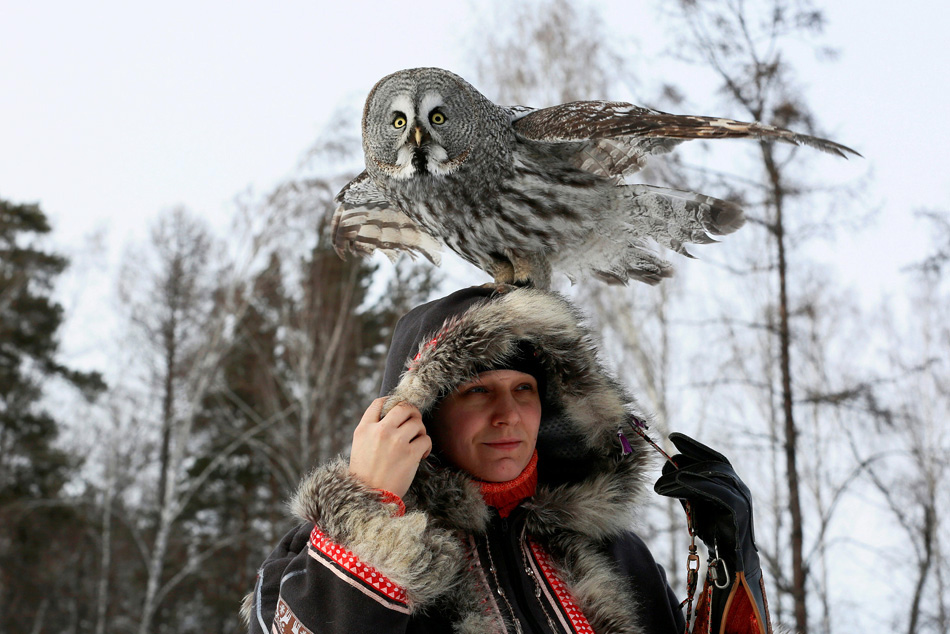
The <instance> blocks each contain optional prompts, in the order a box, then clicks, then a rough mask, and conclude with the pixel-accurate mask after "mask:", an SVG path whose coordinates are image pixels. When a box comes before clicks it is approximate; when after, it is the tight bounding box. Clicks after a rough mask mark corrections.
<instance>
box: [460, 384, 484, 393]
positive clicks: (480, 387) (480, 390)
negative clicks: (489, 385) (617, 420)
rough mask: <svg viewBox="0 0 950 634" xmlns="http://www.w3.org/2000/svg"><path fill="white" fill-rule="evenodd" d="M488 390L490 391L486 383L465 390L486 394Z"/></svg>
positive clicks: (466, 391)
mask: <svg viewBox="0 0 950 634" xmlns="http://www.w3.org/2000/svg"><path fill="white" fill-rule="evenodd" d="M486 392H488V390H487V389H486V388H485V386H484V385H473V386H471V387H469V388H466V390H465V393H466V394H485V393H486Z"/></svg>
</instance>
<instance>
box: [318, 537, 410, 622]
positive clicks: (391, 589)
mask: <svg viewBox="0 0 950 634" xmlns="http://www.w3.org/2000/svg"><path fill="white" fill-rule="evenodd" d="M310 546H311V548H310V551H309V552H310V556H311V557H313V558H314V559H316V560H317V561H319V562H320V563H322V564H323V565H325V566H326V567H327V568H329V569H330V570H332V571H333V572H334V573H335V574H336V576H338V577H339V578H340V579H343V580H344V581H346V582H347V583H349V584H350V585H351V586H353V587H354V588H356V589H358V590H360V591H361V592H363V594H366V595H367V596H370V597H372V598H373V599H375V600H376V601H378V602H379V603H381V604H382V605H384V606H385V607H387V608H389V609H391V610H396V611H397V612H402V613H404V614H409V597H408V595H407V594H406V589H405V588H403V587H402V586H399V585H396V584H395V583H393V582H392V581H390V580H389V579H388V578H386V576H385V575H383V574H382V573H381V572H379V571H378V570H376V569H375V568H373V567H372V566H370V565H368V564H365V563H363V562H362V561H360V559H359V557H357V556H356V555H354V554H353V553H352V552H350V551H349V550H348V549H346V548H344V547H343V546H340V545H339V544H337V543H336V542H333V541H331V540H330V539H328V538H327V536H326V535H324V534H323V532H322V531H321V530H320V529H319V528H317V527H316V526H314V527H313V531H312V532H311V533H310Z"/></svg>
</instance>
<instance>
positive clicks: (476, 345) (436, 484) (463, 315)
mask: <svg viewBox="0 0 950 634" xmlns="http://www.w3.org/2000/svg"><path fill="white" fill-rule="evenodd" d="M509 289H510V290H509ZM500 291H504V292H500ZM525 343H526V344H528V345H529V346H530V347H531V348H533V349H534V350H535V351H536V357H537V361H538V362H539V364H540V366H541V368H542V371H543V372H544V379H545V389H544V393H543V395H542V417H541V425H540V429H539V432H538V443H537V449H538V490H537V493H536V495H535V496H534V498H533V499H532V501H531V502H530V503H528V504H527V506H528V507H529V517H528V523H529V530H531V531H532V533H535V534H539V533H544V532H546V528H545V527H549V528H551V527H557V528H558V529H566V530H569V531H577V532H584V533H586V534H587V535H588V536H590V537H595V538H596V537H597V536H602V537H607V536H610V535H613V534H616V533H618V532H620V531H623V530H627V529H628V528H629V526H630V523H631V517H630V513H631V511H632V510H633V508H634V507H635V506H636V505H637V502H638V500H639V497H640V496H641V494H642V492H643V491H644V478H645V475H646V471H647V469H648V467H649V466H650V458H651V457H652V456H651V455H650V454H649V450H648V448H647V445H646V443H645V441H643V440H642V439H641V438H640V437H639V436H636V435H634V434H632V433H630V429H629V427H628V425H627V423H626V420H627V419H628V417H629V416H630V414H631V413H635V414H636V415H637V416H638V417H640V418H641V419H642V418H643V416H642V414H640V412H639V411H638V410H637V408H636V403H635V401H634V399H633V398H632V397H631V396H630V395H629V394H628V393H627V392H626V391H625V390H624V389H623V388H622V387H621V386H620V384H619V383H618V382H617V381H616V380H614V379H613V378H612V377H611V376H610V374H609V373H608V372H607V371H606V370H605V368H604V366H603V364H602V363H601V362H600V360H599V359H598V356H597V352H596V346H595V343H594V340H593V338H592V336H591V334H590V332H589V330H588V329H587V328H586V327H585V326H584V324H583V318H582V316H581V314H580V312H579V311H578V310H577V309H576V308H575V307H574V306H572V305H571V303H570V302H568V301H567V300H566V299H565V298H564V297H562V296H561V295H559V294H557V293H554V292H551V291H542V290H538V289H534V288H516V287H499V288H496V287H484V286H479V287H473V288H468V289H463V290H460V291H457V292H455V293H452V294H451V295H449V296H447V297H444V298H442V299H439V300H435V301H433V302H429V303H427V304H423V305H421V306H419V307H417V308H415V309H413V310H412V311H410V312H409V313H407V314H406V315H405V316H404V317H403V318H402V319H401V320H400V321H399V323H398V324H397V326H396V329H395V332H394V335H393V342H392V346H391V348H390V352H389V357H388V359H387V365H386V371H385V374H384V378H383V385H382V388H381V394H382V395H388V396H389V399H388V401H387V402H386V405H385V406H384V409H383V412H384V414H385V413H386V412H388V411H389V409H391V408H392V407H393V406H394V405H395V404H396V403H399V402H402V401H405V402H408V403H410V404H412V405H415V406H416V407H417V408H418V409H419V410H420V411H421V412H422V413H423V418H424V419H426V418H428V414H430V413H431V411H432V409H433V408H434V407H435V405H437V403H438V401H439V400H440V399H441V398H442V397H443V396H444V395H446V394H448V393H449V392H451V391H452V390H453V389H454V388H455V386H457V385H458V384H459V383H461V382H462V381H465V380H467V379H469V378H471V377H474V376H475V375H476V374H477V373H478V371H479V369H480V368H485V367H500V366H503V364H505V363H506V362H507V361H509V360H511V359H512V358H513V357H514V356H516V355H517V354H518V351H519V345H522V344H525ZM621 429H623V430H624V432H625V435H626V437H627V439H628V441H629V443H630V446H631V448H632V453H630V454H627V455H624V454H623V451H622V447H621V443H620V439H619V437H618V435H617V432H618V431H620V430H621ZM406 502H407V505H409V506H417V507H420V508H425V509H426V510H427V511H429V512H430V513H432V514H433V516H434V517H436V518H437V520H441V522H440V523H442V524H445V525H447V526H448V527H454V528H462V529H466V530H473V531H478V530H479V529H480V528H481V527H482V526H484V524H485V522H486V521H487V517H488V511H487V509H486V508H485V507H484V503H483V502H482V501H481V497H480V494H479V492H478V489H477V487H476V486H475V485H474V484H473V483H472V482H471V481H470V480H469V479H468V477H467V476H464V474H458V473H455V472H453V471H452V470H450V469H445V468H443V466H442V465H440V464H439V462H438V457H437V456H435V455H432V456H430V457H429V458H427V459H426V460H425V461H424V462H423V464H421V465H420V469H419V472H418V474H417V476H416V479H415V480H414V481H413V485H412V487H411V488H410V490H409V493H408V494H407V498H406Z"/></svg>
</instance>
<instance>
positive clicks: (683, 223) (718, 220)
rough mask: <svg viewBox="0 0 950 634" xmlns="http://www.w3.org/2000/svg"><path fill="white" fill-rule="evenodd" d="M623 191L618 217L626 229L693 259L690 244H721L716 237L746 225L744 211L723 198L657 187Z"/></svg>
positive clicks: (623, 188) (631, 187)
mask: <svg viewBox="0 0 950 634" xmlns="http://www.w3.org/2000/svg"><path fill="white" fill-rule="evenodd" d="M620 190H621V197H620V201H619V205H620V207H621V209H620V213H619V214H618V216H619V217H620V218H621V221H622V222H623V223H624V224H625V225H626V227H625V229H627V230H628V231H630V232H631V233H632V234H633V235H634V236H636V237H637V238H652V239H653V240H655V241H656V242H657V244H660V245H662V246H664V247H666V248H667V249H670V250H671V251H676V252H677V253H679V254H680V255H685V256H687V257H693V256H692V255H691V254H690V253H689V251H687V250H686V246H685V245H686V244H687V243H691V244H710V243H713V242H717V240H716V239H715V238H714V237H713V236H723V235H726V234H729V233H732V232H733V231H736V230H738V229H739V228H740V227H742V225H744V224H745V215H744V214H743V213H742V209H741V208H740V207H739V206H738V205H736V204H735V203H731V202H729V201H726V200H721V199H719V198H713V197H711V196H705V195H703V194H697V193H695V192H687V191H681V190H678V189H668V188H666V187H657V186H654V185H639V184H635V185H624V186H623V187H621V188H620Z"/></svg>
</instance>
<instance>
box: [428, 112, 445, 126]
mask: <svg viewBox="0 0 950 634" xmlns="http://www.w3.org/2000/svg"><path fill="white" fill-rule="evenodd" d="M429 121H431V122H432V123H434V124H436V125H442V124H443V123H445V115H444V114H442V113H441V112H439V111H438V110H436V111H435V112H433V113H432V114H430V115H429Z"/></svg>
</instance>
